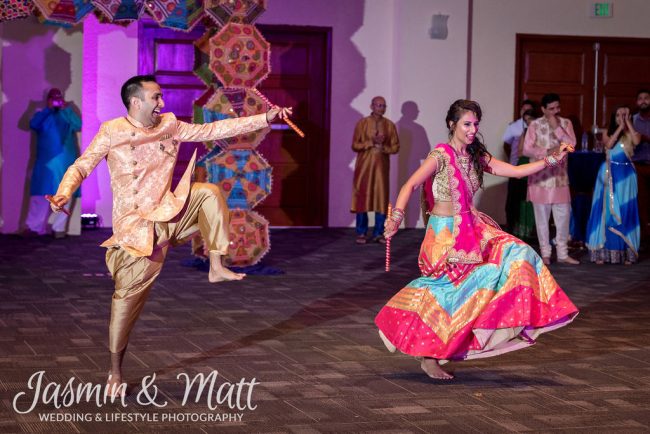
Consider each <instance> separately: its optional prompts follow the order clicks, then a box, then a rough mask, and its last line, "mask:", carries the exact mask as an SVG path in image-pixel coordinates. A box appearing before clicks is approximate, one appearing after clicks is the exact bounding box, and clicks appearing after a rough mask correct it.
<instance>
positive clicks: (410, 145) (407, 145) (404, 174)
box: [396, 101, 431, 228]
mask: <svg viewBox="0 0 650 434" xmlns="http://www.w3.org/2000/svg"><path fill="white" fill-rule="evenodd" d="M419 114H420V109H419V108H418V105H417V103H415V102H414V101H406V102H404V103H403V104H402V117H401V118H400V120H399V121H397V123H396V125H397V133H398V134H399V141H400V151H399V157H398V164H397V166H398V167H397V170H398V171H397V183H398V188H401V186H402V185H404V183H405V182H406V181H407V180H408V179H409V177H410V176H411V175H412V174H413V172H415V171H416V170H417V168H418V167H420V164H421V162H422V160H424V159H425V158H426V157H427V154H428V153H429V151H431V144H430V143H429V138H428V136H427V132H426V130H425V129H424V127H423V126H422V125H420V124H418V123H417V122H415V120H416V119H417V118H418V115H419ZM419 196H420V190H417V191H415V192H414V193H413V195H412V196H411V200H409V203H408V205H407V206H406V209H405V210H404V211H405V214H406V215H405V216H404V220H405V225H406V227H407V228H413V227H415V226H416V225H417V223H418V220H419V219H420V216H421V212H420V200H419Z"/></svg>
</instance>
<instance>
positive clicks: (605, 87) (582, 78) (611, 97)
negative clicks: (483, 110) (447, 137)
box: [514, 34, 650, 140]
mask: <svg viewBox="0 0 650 434" xmlns="http://www.w3.org/2000/svg"><path fill="white" fill-rule="evenodd" d="M595 44H598V48H599V49H598V50H596V45H595ZM597 51H598V62H596V53H597ZM649 56H650V40H648V39H636V38H596V37H578V36H547V35H521V34H518V35H517V59H516V78H515V80H516V83H515V89H516V92H515V101H514V107H515V111H514V112H515V113H517V112H518V111H519V105H520V103H521V101H522V100H523V99H526V98H528V99H532V100H534V101H538V102H539V101H540V99H541V97H542V95H544V94H545V93H548V92H555V93H557V94H559V95H560V97H561V99H562V114H561V115H562V116H564V117H567V118H569V119H571V121H572V122H573V126H574V128H575V130H576V137H577V138H578V140H580V136H581V134H582V132H583V128H584V130H586V131H590V130H591V127H592V126H593V125H594V124H595V125H598V126H599V127H601V128H602V127H605V126H606V124H607V122H608V116H609V114H610V112H611V110H612V108H613V106H615V105H618V104H626V105H629V106H630V107H631V108H634V107H635V102H636V91H637V90H638V89H640V88H642V87H647V83H649V82H650V67H649V66H650V60H649ZM596 64H597V68H596ZM596 74H597V76H596ZM594 91H595V92H596V102H595V104H596V105H595V107H596V118H595V119H594Z"/></svg>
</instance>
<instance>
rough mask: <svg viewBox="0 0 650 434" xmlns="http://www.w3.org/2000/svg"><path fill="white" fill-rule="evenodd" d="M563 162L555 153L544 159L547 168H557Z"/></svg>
mask: <svg viewBox="0 0 650 434" xmlns="http://www.w3.org/2000/svg"><path fill="white" fill-rule="evenodd" d="M561 161H562V160H560V158H559V157H558V155H557V153H553V154H551V155H547V156H546V157H544V166H546V167H555V166H557V165H558V164H560V162H561Z"/></svg>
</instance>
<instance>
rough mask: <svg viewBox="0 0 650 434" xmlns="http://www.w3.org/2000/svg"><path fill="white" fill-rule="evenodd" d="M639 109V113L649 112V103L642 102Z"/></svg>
mask: <svg viewBox="0 0 650 434" xmlns="http://www.w3.org/2000/svg"><path fill="white" fill-rule="evenodd" d="M639 111H640V112H641V113H648V112H650V104H642V105H640V106H639Z"/></svg>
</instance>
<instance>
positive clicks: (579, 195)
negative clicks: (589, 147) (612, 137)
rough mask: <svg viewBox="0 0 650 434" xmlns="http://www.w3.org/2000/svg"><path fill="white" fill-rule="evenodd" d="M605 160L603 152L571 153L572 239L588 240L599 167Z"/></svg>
mask: <svg viewBox="0 0 650 434" xmlns="http://www.w3.org/2000/svg"><path fill="white" fill-rule="evenodd" d="M604 161H605V154H604V153H602V152H591V151H590V152H573V153H571V154H569V183H570V186H571V240H572V241H582V242H585V241H586V235H585V232H586V230H587V221H588V220H589V213H590V212H591V197H592V195H593V191H594V186H595V185H596V177H597V176H598V169H600V166H601V165H602V164H603V162H604Z"/></svg>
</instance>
